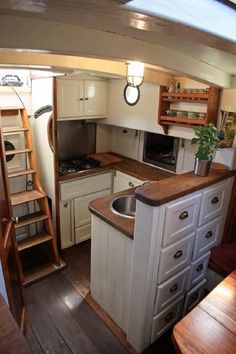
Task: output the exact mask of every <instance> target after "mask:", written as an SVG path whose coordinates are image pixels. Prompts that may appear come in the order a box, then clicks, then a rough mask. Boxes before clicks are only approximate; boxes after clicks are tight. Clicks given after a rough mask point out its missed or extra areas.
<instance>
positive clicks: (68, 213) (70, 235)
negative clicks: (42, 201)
mask: <svg viewBox="0 0 236 354" xmlns="http://www.w3.org/2000/svg"><path fill="white" fill-rule="evenodd" d="M60 231H61V248H62V249H63V248H67V247H70V246H72V245H73V244H74V228H73V213H72V205H71V201H70V200H65V201H62V202H60Z"/></svg>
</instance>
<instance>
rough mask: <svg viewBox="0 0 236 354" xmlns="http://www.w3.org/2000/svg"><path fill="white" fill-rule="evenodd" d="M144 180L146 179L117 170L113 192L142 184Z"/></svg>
mask: <svg viewBox="0 0 236 354" xmlns="http://www.w3.org/2000/svg"><path fill="white" fill-rule="evenodd" d="M143 182H144V181H143V180H141V179H138V178H135V177H132V176H130V175H127V174H126V173H123V172H120V171H116V174H115V176H114V184H113V193H116V192H120V191H123V190H125V189H129V188H133V187H138V186H141V185H142V184H143Z"/></svg>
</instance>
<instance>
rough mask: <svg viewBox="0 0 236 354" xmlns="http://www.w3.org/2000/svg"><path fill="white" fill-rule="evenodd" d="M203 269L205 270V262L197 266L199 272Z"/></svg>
mask: <svg viewBox="0 0 236 354" xmlns="http://www.w3.org/2000/svg"><path fill="white" fill-rule="evenodd" d="M201 270H203V264H202V263H201V264H199V266H197V268H196V271H197V272H201Z"/></svg>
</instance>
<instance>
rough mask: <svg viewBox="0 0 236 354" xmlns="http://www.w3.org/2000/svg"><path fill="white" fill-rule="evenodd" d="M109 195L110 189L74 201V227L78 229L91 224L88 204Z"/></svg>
mask: <svg viewBox="0 0 236 354" xmlns="http://www.w3.org/2000/svg"><path fill="white" fill-rule="evenodd" d="M109 194H111V190H110V189H106V190H104V191H101V192H97V193H92V194H89V195H85V196H83V197H79V198H75V199H74V224H75V227H76V228H77V227H80V226H83V225H86V224H88V223H90V222H91V214H90V211H89V209H88V206H89V203H90V202H91V201H92V200H94V199H97V198H101V197H104V196H106V195H109Z"/></svg>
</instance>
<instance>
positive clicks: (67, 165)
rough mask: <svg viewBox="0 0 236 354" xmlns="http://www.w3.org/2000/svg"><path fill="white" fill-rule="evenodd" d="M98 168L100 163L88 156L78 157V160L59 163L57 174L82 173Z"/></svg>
mask: <svg viewBox="0 0 236 354" xmlns="http://www.w3.org/2000/svg"><path fill="white" fill-rule="evenodd" d="M99 166H100V161H98V160H96V159H94V158H93V157H90V156H84V155H83V156H79V158H78V159H73V160H63V161H59V174H60V175H67V174H70V173H76V172H82V171H86V170H90V169H92V168H95V167H99Z"/></svg>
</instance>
